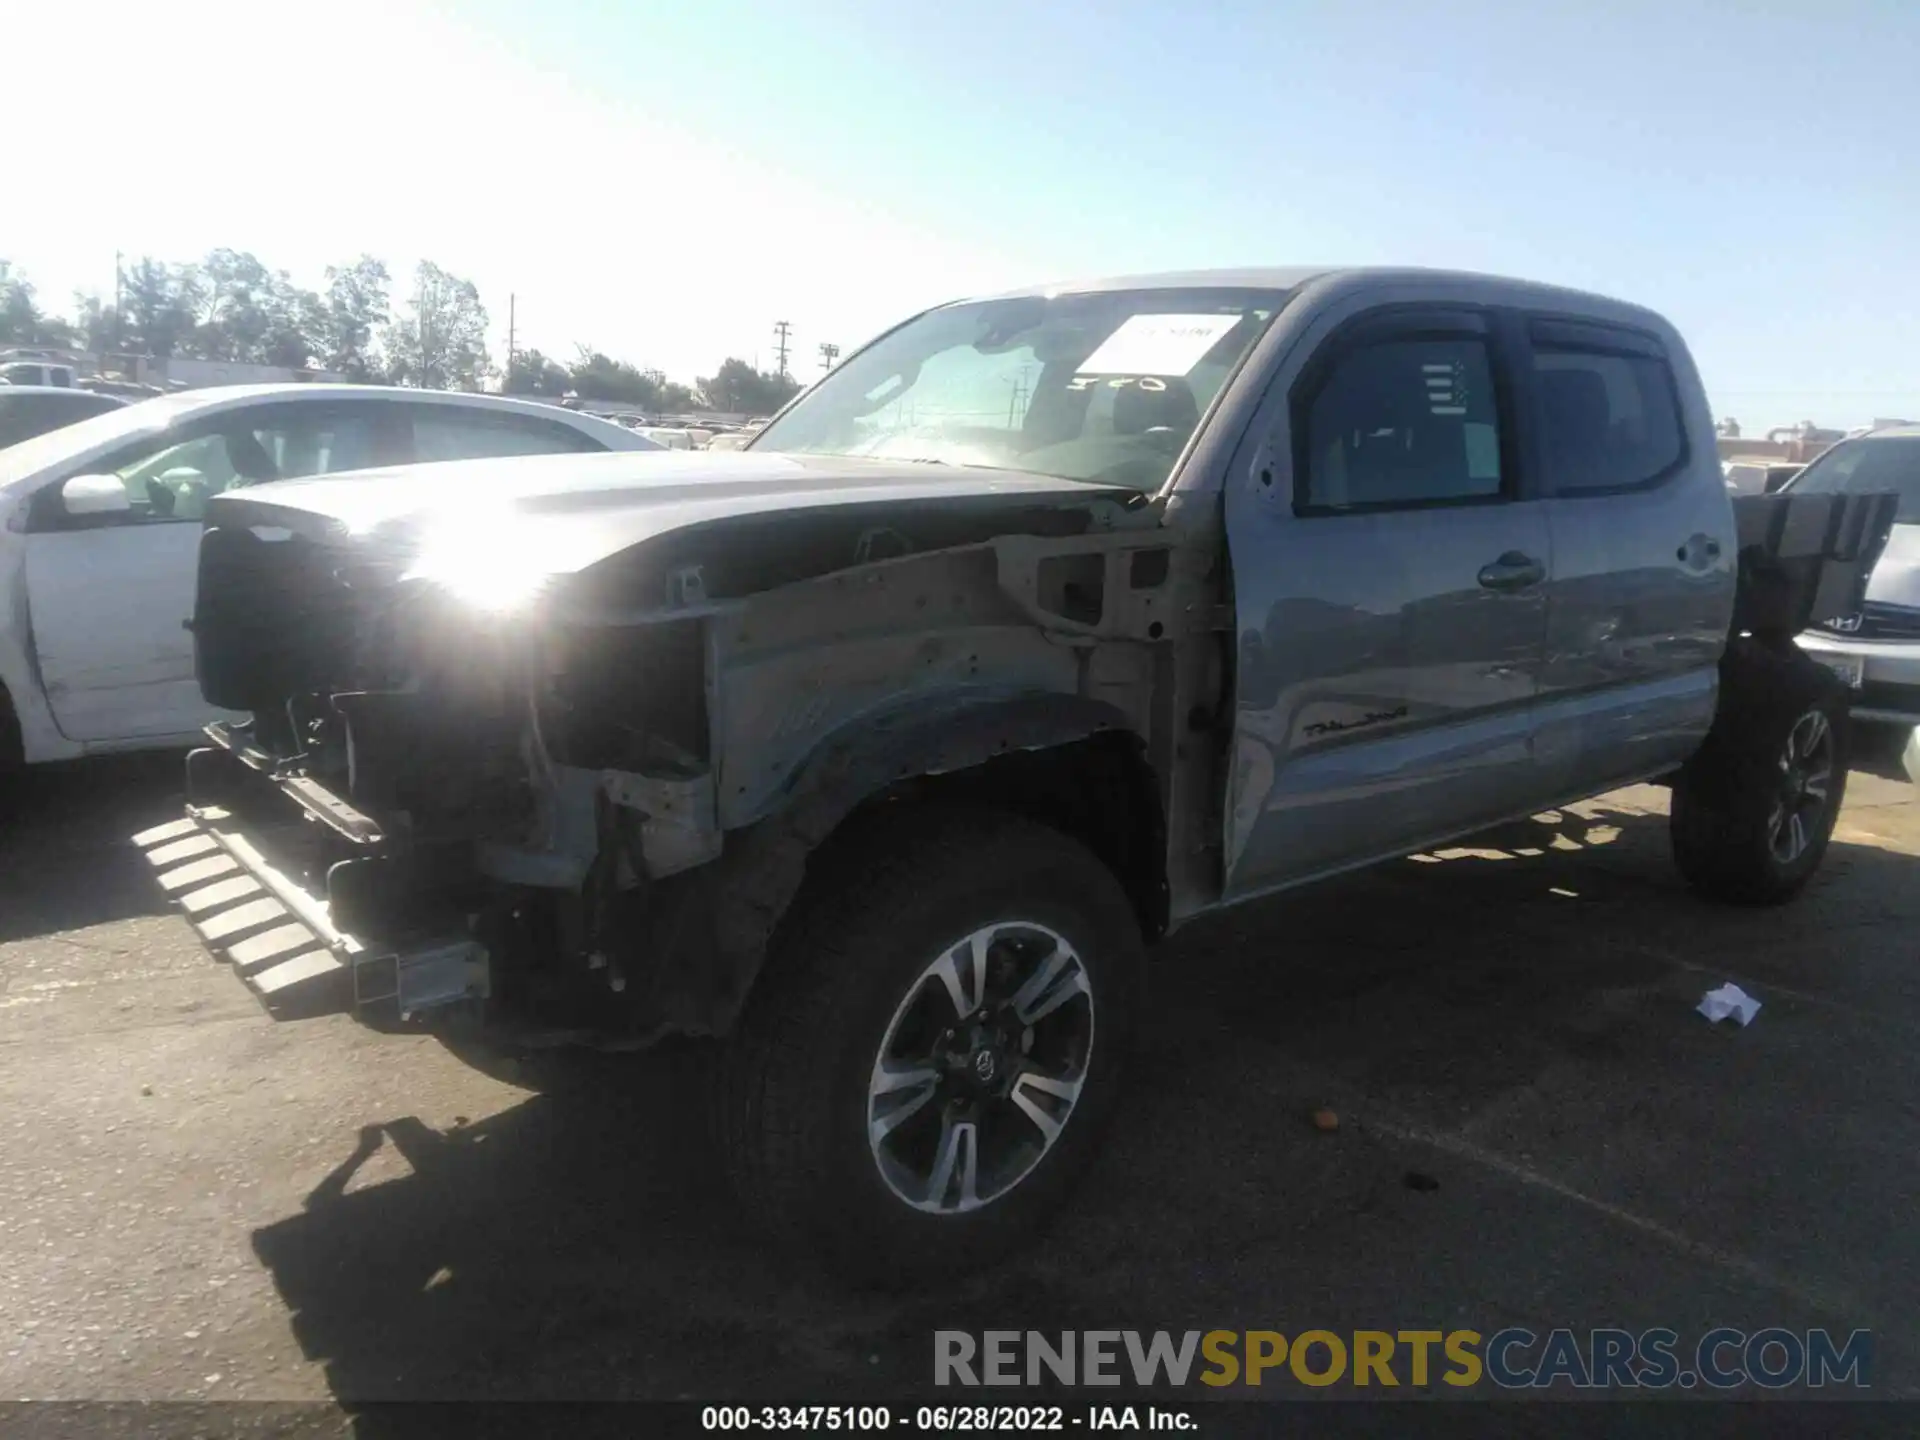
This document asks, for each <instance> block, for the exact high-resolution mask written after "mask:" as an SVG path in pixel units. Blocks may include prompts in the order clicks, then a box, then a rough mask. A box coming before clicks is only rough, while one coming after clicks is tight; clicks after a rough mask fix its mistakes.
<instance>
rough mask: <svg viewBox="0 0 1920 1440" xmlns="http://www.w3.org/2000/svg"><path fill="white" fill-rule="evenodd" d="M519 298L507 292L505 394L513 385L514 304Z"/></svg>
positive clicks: (501, 387)
mask: <svg viewBox="0 0 1920 1440" xmlns="http://www.w3.org/2000/svg"><path fill="white" fill-rule="evenodd" d="M517 298H518V297H517V296H515V295H514V294H513V292H512V291H508V292H507V376H506V379H504V380H502V381H501V382H500V390H501V393H503V394H505V393H506V392H507V391H508V390H509V389H510V388H511V387H512V385H513V305H514V301H515V300H516V299H517Z"/></svg>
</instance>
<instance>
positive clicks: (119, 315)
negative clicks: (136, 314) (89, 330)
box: [113, 250, 127, 350]
mask: <svg viewBox="0 0 1920 1440" xmlns="http://www.w3.org/2000/svg"><path fill="white" fill-rule="evenodd" d="M120 292H121V280H120V252H119V251H118V250H116V251H114V252H113V348H114V349H115V350H121V349H124V348H125V346H126V334H127V320H126V312H125V311H124V310H122V309H121V305H122V303H123V302H122V300H121V298H120Z"/></svg>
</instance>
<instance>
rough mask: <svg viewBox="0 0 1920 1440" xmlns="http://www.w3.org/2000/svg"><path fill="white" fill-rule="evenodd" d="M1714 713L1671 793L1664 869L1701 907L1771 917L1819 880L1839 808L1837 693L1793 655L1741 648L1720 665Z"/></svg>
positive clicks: (1844, 725)
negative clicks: (1725, 906)
mask: <svg viewBox="0 0 1920 1440" xmlns="http://www.w3.org/2000/svg"><path fill="white" fill-rule="evenodd" d="M1721 705H1722V719H1721V720H1720V721H1716V723H1715V726H1714V730H1713V733H1712V734H1710V735H1709V736H1708V738H1707V743H1706V744H1705V745H1704V746H1702V747H1701V750H1700V753H1699V754H1698V755H1697V756H1695V757H1694V759H1693V760H1692V761H1690V762H1689V763H1688V765H1687V767H1686V769H1685V770H1683V771H1682V772H1681V774H1680V776H1679V777H1678V778H1677V779H1676V781H1675V782H1674V786H1673V801H1672V807H1671V810H1670V812H1669V829H1670V832H1671V834H1672V838H1673V853H1674V859H1675V862H1676V863H1677V864H1678V865H1679V867H1680V873H1681V874H1682V875H1683V876H1685V877H1686V880H1687V883H1688V884H1690V885H1692V886H1693V888H1694V889H1696V890H1698V891H1700V892H1701V893H1702V894H1703V895H1707V896H1709V897H1711V898H1713V899H1716V900H1722V901H1726V902H1728V903H1731V904H1736V905H1779V904H1782V903H1784V902H1786V901H1788V900H1791V899H1792V898H1793V897H1794V896H1795V895H1797V894H1799V893H1800V891H1801V890H1802V889H1803V888H1804V887H1805V885H1806V883H1807V882H1808V881H1809V880H1811V879H1812V878H1813V874H1814V872H1815V871H1816V870H1818V869H1819V868H1820V862H1821V861H1822V860H1823V859H1824V858H1825V856H1826V852H1827V844H1828V841H1829V840H1830V839H1831V838H1832V835H1833V827H1834V824H1835V822H1836V821H1837V820H1838V819H1839V816H1840V807H1841V804H1842V803H1843V802H1844V800H1845V798H1846V789H1847V761H1848V746H1847V739H1848V734H1847V731H1848V715H1847V710H1848V695H1847V691H1846V687H1845V686H1844V685H1843V684H1842V683H1841V681H1840V680H1839V679H1838V678H1837V677H1836V676H1835V675H1834V674H1833V673H1832V672H1831V671H1830V670H1828V669H1827V668H1826V667H1825V666H1823V665H1821V664H1820V663H1819V662H1817V661H1814V660H1810V659H1808V658H1807V657H1806V656H1804V655H1802V654H1800V653H1799V652H1798V651H1795V652H1794V653H1792V654H1785V655H1783V654H1779V653H1776V652H1773V651H1769V650H1765V649H1763V648H1761V647H1759V646H1756V645H1753V643H1752V642H1750V641H1749V642H1743V644H1742V646H1741V648H1740V649H1738V650H1736V651H1734V652H1733V653H1731V654H1730V655H1729V658H1728V665H1727V669H1726V671H1725V673H1724V674H1723V677H1722V694H1721Z"/></svg>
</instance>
